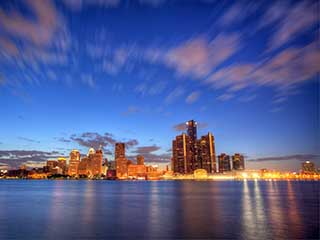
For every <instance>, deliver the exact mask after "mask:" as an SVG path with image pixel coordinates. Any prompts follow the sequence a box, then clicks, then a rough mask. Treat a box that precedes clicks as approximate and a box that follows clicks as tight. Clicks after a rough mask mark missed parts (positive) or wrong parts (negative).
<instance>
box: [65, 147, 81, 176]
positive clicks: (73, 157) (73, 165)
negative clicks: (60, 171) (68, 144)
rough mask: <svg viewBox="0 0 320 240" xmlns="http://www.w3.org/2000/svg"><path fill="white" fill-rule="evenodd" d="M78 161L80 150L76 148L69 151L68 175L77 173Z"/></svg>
mask: <svg viewBox="0 0 320 240" xmlns="http://www.w3.org/2000/svg"><path fill="white" fill-rule="evenodd" d="M79 163H80V152H79V151H78V150H76V149H74V150H72V151H71V152H70V159H69V168H68V175H70V176H73V175H78V165H79Z"/></svg>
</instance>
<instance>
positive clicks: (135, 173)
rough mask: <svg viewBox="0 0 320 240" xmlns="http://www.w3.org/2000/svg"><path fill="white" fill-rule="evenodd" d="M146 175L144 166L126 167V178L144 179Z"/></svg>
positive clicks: (133, 165) (132, 165) (131, 165)
mask: <svg viewBox="0 0 320 240" xmlns="http://www.w3.org/2000/svg"><path fill="white" fill-rule="evenodd" d="M146 174H147V168H146V166H145V165H136V164H130V165H129V166H128V177H129V178H130V177H131V178H139V177H143V178H145V177H146Z"/></svg>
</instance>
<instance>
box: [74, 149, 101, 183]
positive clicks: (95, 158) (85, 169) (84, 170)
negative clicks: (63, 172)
mask: <svg viewBox="0 0 320 240" xmlns="http://www.w3.org/2000/svg"><path fill="white" fill-rule="evenodd" d="M102 161H103V153H102V150H101V149H98V150H94V148H90V149H89V151H88V154H87V156H85V157H83V158H82V159H81V162H80V163H79V165H78V174H79V175H86V176H87V177H97V176H100V175H101V174H102Z"/></svg>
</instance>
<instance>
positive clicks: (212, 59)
mask: <svg viewBox="0 0 320 240" xmlns="http://www.w3.org/2000/svg"><path fill="white" fill-rule="evenodd" d="M237 50H239V36H238V34H235V33H234V34H224V33H221V34H219V35H218V36H217V37H215V38H214V39H213V40H212V41H209V40H208V38H207V37H204V36H200V37H197V38H192V39H190V40H188V41H186V42H183V43H181V44H180V45H178V46H177V47H175V48H173V49H171V50H170V51H169V52H168V53H167V55H166V58H165V61H166V62H165V64H166V65H168V66H170V67H173V68H175V69H176V71H177V72H178V74H181V75H186V74H191V75H193V76H195V77H204V76H206V75H207V74H209V73H210V72H211V71H212V70H213V69H214V68H215V67H216V66H218V65H219V64H220V63H222V62H223V61H225V60H226V59H228V58H229V57H230V56H232V54H234V53H235V52H236V51H237Z"/></svg>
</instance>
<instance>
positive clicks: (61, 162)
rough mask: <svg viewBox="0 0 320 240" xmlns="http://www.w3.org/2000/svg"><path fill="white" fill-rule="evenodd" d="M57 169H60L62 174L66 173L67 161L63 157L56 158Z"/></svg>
mask: <svg viewBox="0 0 320 240" xmlns="http://www.w3.org/2000/svg"><path fill="white" fill-rule="evenodd" d="M58 167H59V168H60V169H61V171H62V174H66V173H67V159H66V158H64V157H59V158H58Z"/></svg>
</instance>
